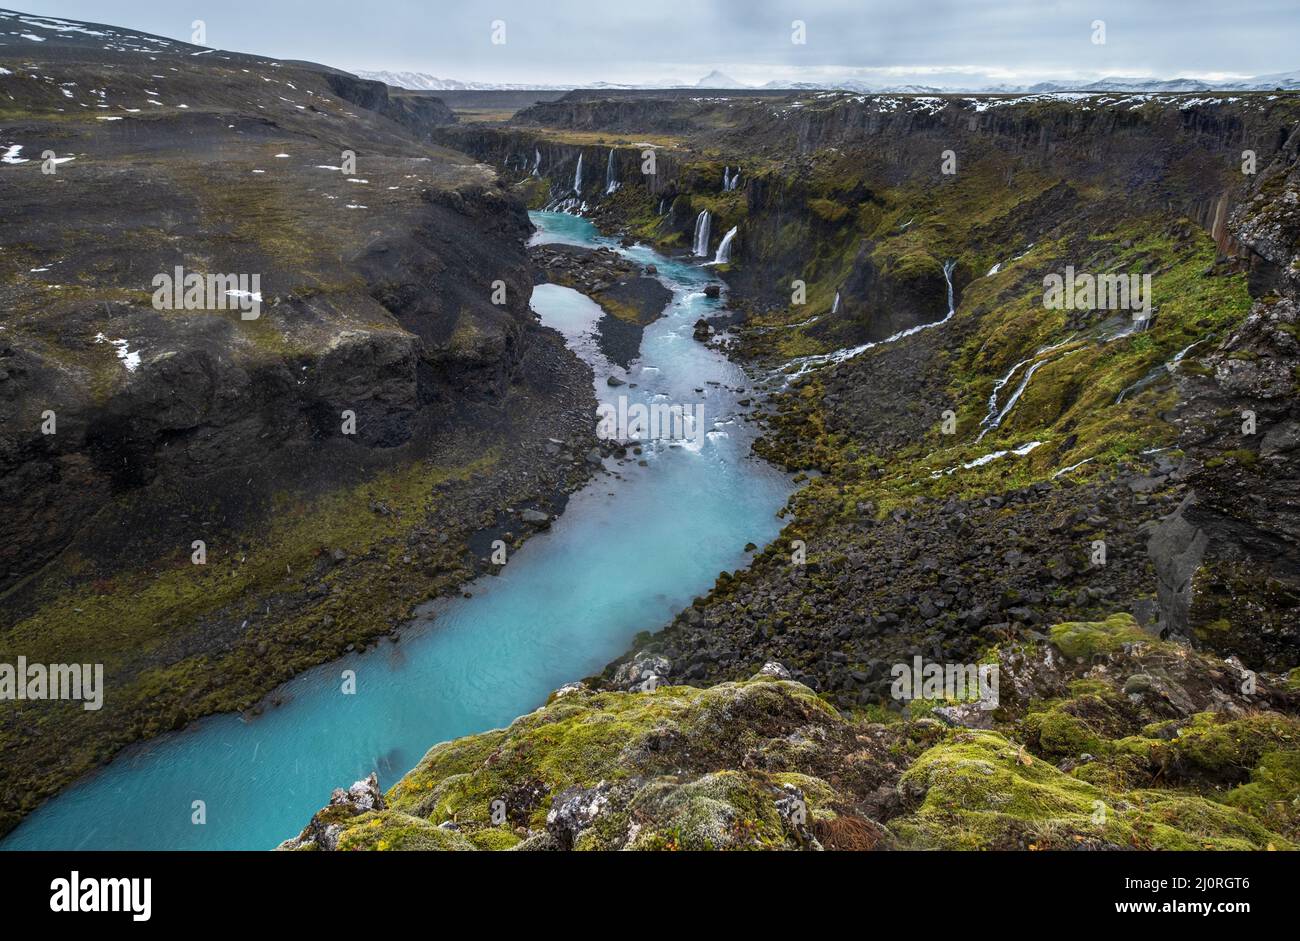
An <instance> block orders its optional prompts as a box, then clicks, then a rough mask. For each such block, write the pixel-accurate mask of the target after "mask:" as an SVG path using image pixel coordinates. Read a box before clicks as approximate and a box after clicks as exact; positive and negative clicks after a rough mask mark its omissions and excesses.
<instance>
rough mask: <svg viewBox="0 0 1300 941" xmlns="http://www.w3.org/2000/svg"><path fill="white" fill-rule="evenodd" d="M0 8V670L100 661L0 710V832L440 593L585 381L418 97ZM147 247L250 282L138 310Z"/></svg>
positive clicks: (507, 212)
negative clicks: (100, 700) (88, 691)
mask: <svg viewBox="0 0 1300 941" xmlns="http://www.w3.org/2000/svg"><path fill="white" fill-rule="evenodd" d="M0 26H5V27H13V28H12V29H8V28H6V29H4V31H3V41H0V123H2V124H3V130H0V155H3V158H4V159H3V162H2V163H0V203H3V205H4V207H5V208H4V212H3V213H2V214H0V243H2V244H3V246H4V248H3V250H0V310H3V321H2V322H0V498H2V499H3V501H4V503H5V506H6V508H7V510H6V513H5V514H4V515H3V519H2V520H0V547H2V548H0V590H3V592H4V595H3V604H2V605H0V610H2V612H3V613H2V614H0V661H3V662H6V663H13V662H15V660H16V658H17V657H19V656H25V657H26V658H27V659H28V661H29V662H34V663H66V662H82V663H86V662H88V663H103V664H104V665H105V673H106V686H107V690H106V696H105V702H106V705H105V708H104V709H102V710H101V711H99V712H88V711H85V710H82V709H81V708H80V704H76V703H45V702H23V703H6V705H5V708H4V709H3V710H2V711H0V748H2V749H3V751H4V753H5V761H4V763H3V768H2V769H0V833H2V832H4V831H5V830H7V829H8V828H10V827H12V826H13V825H14V824H15V823H16V822H17V820H18V819H19V818H20V817H21V815H22V814H24V813H26V812H27V811H30V810H31V809H32V808H33V807H35V806H36V804H37V803H38V802H39V801H40V800H42V799H43V798H45V797H46V796H48V795H49V794H50V793H52V792H53V791H54V790H56V789H57V788H58V787H60V786H62V785H64V784H66V783H68V782H69V781H71V780H72V779H73V778H75V777H76V776H77V775H79V774H81V773H84V772H86V771H88V770H90V769H91V768H93V767H94V766H95V764H97V763H99V762H101V761H104V760H107V759H108V758H110V757H111V756H112V755H113V754H114V753H115V752H116V751H117V750H118V749H119V748H121V747H122V746H123V745H124V744H126V743H128V742H130V741H133V740H136V739H139V738H141V737H148V736H152V735H155V734H157V733H159V732H161V731H166V730H170V729H173V728H179V727H181V726H182V725H184V724H185V723H186V722H187V721H189V720H190V719H192V718H195V717H198V716H201V715H204V714H206V713H209V712H213V711H219V710H231V709H246V708H260V707H258V706H256V704H257V701H258V699H259V697H261V696H262V695H263V694H264V693H265V692H266V691H267V690H268V689H270V688H272V687H273V686H274V685H276V684H277V683H279V682H282V681H283V680H285V679H287V678H288V677H290V676H292V675H293V674H294V673H296V672H298V671H300V670H302V669H304V668H306V667H309V666H312V665H314V664H316V663H319V662H322V661H324V660H326V659H329V658H331V657H334V656H337V655H339V654H341V653H342V652H343V651H345V650H347V649H352V648H353V647H354V646H357V645H363V644H365V642H366V641H367V640H368V639H370V638H372V637H374V636H375V635H377V634H381V633H387V632H389V631H391V630H392V629H393V627H394V626H395V625H396V624H398V623H400V622H401V620H402V619H403V618H404V617H405V616H406V614H407V613H408V612H409V611H410V609H411V607H412V606H413V605H414V604H415V603H417V602H419V601H421V600H424V599H426V598H428V597H430V596H433V595H436V594H439V593H444V592H447V591H451V590H455V589H456V588H457V587H458V586H459V585H460V584H461V583H462V582H464V581H465V580H466V579H467V578H469V577H471V576H472V575H473V574H474V573H475V572H477V571H478V570H479V569H480V568H483V567H485V566H486V559H487V554H488V550H487V546H488V544H489V543H490V541H491V540H492V539H494V538H497V537H503V538H505V539H506V540H507V542H513V543H517V542H518V541H519V540H520V539H522V538H523V537H524V536H525V535H526V534H527V533H528V532H531V531H532V527H531V526H529V525H527V524H526V523H524V522H523V521H522V520H521V517H520V514H521V513H522V512H523V511H524V510H525V509H532V510H537V509H541V510H543V511H546V512H548V513H549V512H553V511H554V510H556V509H558V508H559V507H560V506H562V505H563V502H564V499H565V496H566V493H567V492H568V491H569V490H571V489H572V488H574V487H576V486H577V485H579V484H580V483H581V482H582V481H583V480H585V479H586V477H587V476H588V474H589V473H590V472H591V467H590V465H589V464H588V463H587V462H584V461H583V460H582V459H581V457H580V455H583V454H585V453H586V452H587V451H588V450H589V449H590V448H591V446H592V444H593V443H594V434H593V430H592V428H591V427H590V426H591V421H590V414H591V409H592V408H593V407H594V399H593V397H592V394H591V375H590V371H589V370H587V369H586V368H585V367H584V366H582V364H581V363H580V362H579V361H578V360H577V359H576V358H575V357H574V356H573V355H572V354H571V353H570V352H569V351H568V350H567V349H566V348H565V346H564V343H563V341H562V339H561V338H560V336H559V335H558V334H556V333H554V332H552V331H549V330H544V329H542V328H541V327H540V326H539V325H538V324H537V322H536V318H535V316H534V315H533V314H532V313H531V311H530V310H529V307H528V301H529V296H530V293H531V289H532V283H533V274H532V271H531V269H530V266H529V261H528V257H527V254H526V250H525V245H524V242H525V239H526V236H527V234H528V232H529V231H530V227H529V224H528V220H527V217H526V214H525V211H524V207H523V205H522V204H521V203H520V202H519V201H518V200H516V199H515V198H514V197H513V196H511V195H510V194H509V193H507V192H505V191H504V190H503V189H502V188H501V187H500V185H499V184H498V182H497V178H496V174H495V173H494V172H493V171H492V170H491V169H490V168H487V167H484V166H482V165H478V164H476V163H475V161H474V160H473V159H472V158H469V157H466V156H465V155H463V154H459V153H455V152H453V151H449V150H447V149H445V148H443V147H441V146H437V145H434V144H432V143H430V140H431V137H432V135H433V133H434V130H435V129H436V127H437V126H438V125H439V124H441V123H444V122H447V121H450V120H454V116H452V115H451V113H450V111H449V110H448V109H447V108H446V107H445V106H444V105H442V104H441V103H440V102H439V101H438V100H437V99H434V98H431V97H428V96H424V97H418V98H412V99H409V100H408V99H407V98H404V97H403V96H400V95H393V94H390V93H389V91H388V90H387V89H386V88H385V87H384V86H383V85H382V84H380V83H376V82H365V81H363V80H360V79H357V78H355V77H354V76H349V75H347V74H345V73H340V72H337V71H335V70H332V69H327V68H323V67H319V66H313V65H310V64H306V63H292V62H281V61H276V60H271V59H265V58H261V57H256V56H247V55H241V54H238V53H231V52H225V51H221V50H212V49H207V48H203V47H198V46H190V45H187V44H184V43H179V42H175V41H172V40H166V39H162V38H159V37H152V36H147V35H144V34H139V33H134V32H131V31H128V30H122V29H117V28H113V27H104V26H98V25H95V24H84V23H73V22H70V21H66V20H56V19H51V18H45V17H31V16H26V15H22V14H16V13H10V12H6V11H0ZM353 160H355V166H353V165H352V161H353ZM344 170H346V171H347V172H342V171H344ZM178 266H181V267H183V269H184V271H185V272H190V273H199V274H203V275H217V274H220V275H235V276H239V275H244V276H246V277H248V278H251V276H253V275H256V276H257V277H258V279H259V285H258V286H253V285H252V282H251V280H250V281H248V282H245V283H242V284H241V283H238V282H237V281H236V282H231V283H230V284H224V283H223V284H221V285H219V286H218V289H217V291H218V293H217V294H216V296H209V297H203V298H200V299H198V302H197V303H196V304H192V305H189V306H184V305H182V306H181V307H180V308H176V309H165V308H164V309H160V307H159V305H158V304H156V303H155V297H154V295H155V289H156V288H157V287H158V285H157V284H156V283H155V281H154V279H155V277H157V276H160V275H172V274H173V273H174V271H175V269H176V268H177V267H178ZM236 285H237V286H236ZM227 289H229V290H235V291H239V290H244V291H247V292H248V294H245V295H243V298H244V301H245V302H251V300H252V298H251V297H250V296H249V295H251V294H252V293H253V292H260V305H259V307H260V310H258V311H256V312H255V314H256V315H255V316H254V317H245V316H244V314H245V313H254V312H253V311H252V310H249V309H245V310H242V311H241V310H240V309H239V308H238V306H237V304H236V303H235V299H237V298H238V295H234V296H232V295H230V294H227V293H225V291H226V290H227ZM494 295H496V296H494ZM548 439H554V440H555V441H560V442H563V443H564V446H563V447H559V448H557V447H556V446H555V445H554V444H552V443H550V442H549V440H548ZM200 542H201V543H202V550H201V553H200V551H199V547H198V545H197V544H198V543H200ZM200 555H201V556H202V558H200Z"/></svg>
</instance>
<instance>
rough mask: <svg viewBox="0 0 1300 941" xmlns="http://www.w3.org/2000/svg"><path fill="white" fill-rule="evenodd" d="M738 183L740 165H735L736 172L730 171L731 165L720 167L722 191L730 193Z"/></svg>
mask: <svg viewBox="0 0 1300 941" xmlns="http://www.w3.org/2000/svg"><path fill="white" fill-rule="evenodd" d="M738 185H740V167H736V172H735V173H732V172H731V167H723V168H722V191H723V192H724V193H730V192H731V191H732V190H734V189H735V188H736V187H737V186H738Z"/></svg>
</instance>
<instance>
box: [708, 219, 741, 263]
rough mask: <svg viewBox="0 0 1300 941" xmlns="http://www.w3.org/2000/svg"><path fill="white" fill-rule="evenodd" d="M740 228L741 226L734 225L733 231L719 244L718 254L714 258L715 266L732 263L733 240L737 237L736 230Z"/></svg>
mask: <svg viewBox="0 0 1300 941" xmlns="http://www.w3.org/2000/svg"><path fill="white" fill-rule="evenodd" d="M739 228H740V226H738V225H733V226H732V227H731V230H730V231H729V232H727V234H726V235H724V236H723V237H722V241H721V242H719V243H718V254H716V255H714V256H713V263H714V264H715V265H725V264H727V263H729V262H730V261H731V240H732V239H734V238H735V237H736V230H737V229H739Z"/></svg>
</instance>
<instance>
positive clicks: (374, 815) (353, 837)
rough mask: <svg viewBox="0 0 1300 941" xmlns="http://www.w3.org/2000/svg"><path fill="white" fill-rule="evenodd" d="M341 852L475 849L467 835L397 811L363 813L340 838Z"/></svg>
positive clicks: (339, 846)
mask: <svg viewBox="0 0 1300 941" xmlns="http://www.w3.org/2000/svg"><path fill="white" fill-rule="evenodd" d="M338 848H339V849H340V850H379V851H384V850H407V851H411V850H415V851H420V852H430V851H444V852H445V851H449V850H472V849H474V848H475V846H474V844H473V843H471V842H470V841H469V840H468V839H466V838H465V836H464V834H462V833H459V832H457V831H455V830H446V829H443V828H442V827H438V826H435V825H434V824H432V823H430V822H429V821H427V820H421V819H420V818H419V817H412V816H411V815H409V814H404V813H401V812H400V811H395V810H380V811H373V812H371V813H366V814H361V815H360V816H359V817H357V818H356V820H355V821H354V822H353V823H352V825H351V826H349V827H348V828H347V829H346V830H344V831H343V833H342V834H341V835H340V836H339V843H338Z"/></svg>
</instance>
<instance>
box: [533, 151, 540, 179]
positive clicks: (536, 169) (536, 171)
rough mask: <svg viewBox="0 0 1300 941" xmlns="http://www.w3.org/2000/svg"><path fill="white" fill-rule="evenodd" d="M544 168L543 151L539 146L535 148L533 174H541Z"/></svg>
mask: <svg viewBox="0 0 1300 941" xmlns="http://www.w3.org/2000/svg"><path fill="white" fill-rule="evenodd" d="M541 170H542V151H541V149H540V148H538V147H534V148H533V176H541V175H542V174H541Z"/></svg>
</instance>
